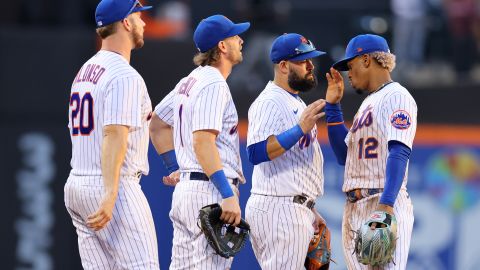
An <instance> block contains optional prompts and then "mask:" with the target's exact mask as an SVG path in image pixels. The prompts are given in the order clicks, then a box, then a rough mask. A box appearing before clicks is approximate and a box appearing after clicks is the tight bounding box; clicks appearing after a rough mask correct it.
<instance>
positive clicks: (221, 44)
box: [217, 40, 227, 53]
mask: <svg viewBox="0 0 480 270" xmlns="http://www.w3.org/2000/svg"><path fill="white" fill-rule="evenodd" d="M217 46H218V49H219V50H220V52H222V53H227V43H226V42H225V40H221V41H219V42H218V44H217Z"/></svg>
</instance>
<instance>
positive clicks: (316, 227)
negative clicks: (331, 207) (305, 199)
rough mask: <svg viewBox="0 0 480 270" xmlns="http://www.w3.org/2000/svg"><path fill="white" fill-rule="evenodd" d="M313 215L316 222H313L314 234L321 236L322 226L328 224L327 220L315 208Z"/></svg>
mask: <svg viewBox="0 0 480 270" xmlns="http://www.w3.org/2000/svg"><path fill="white" fill-rule="evenodd" d="M312 212H313V214H314V215H315V220H314V221H313V224H312V225H313V231H314V234H319V233H320V225H321V224H326V223H327V222H326V221H325V219H324V218H323V217H322V216H321V215H320V213H318V211H317V209H315V207H314V208H313V209H312Z"/></svg>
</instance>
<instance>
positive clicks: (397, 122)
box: [390, 110, 412, 129]
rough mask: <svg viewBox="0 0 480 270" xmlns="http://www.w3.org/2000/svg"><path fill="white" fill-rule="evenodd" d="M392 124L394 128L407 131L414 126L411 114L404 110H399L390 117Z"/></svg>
mask: <svg viewBox="0 0 480 270" xmlns="http://www.w3.org/2000/svg"><path fill="white" fill-rule="evenodd" d="M390 123H391V124H392V126H393V127H394V128H397V129H407V128H409V127H410V125H411V124H412V122H411V118H410V114H409V113H408V112H407V111H404V110H398V111H396V112H394V113H393V114H392V116H390Z"/></svg>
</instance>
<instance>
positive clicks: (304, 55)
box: [288, 50, 327, 61]
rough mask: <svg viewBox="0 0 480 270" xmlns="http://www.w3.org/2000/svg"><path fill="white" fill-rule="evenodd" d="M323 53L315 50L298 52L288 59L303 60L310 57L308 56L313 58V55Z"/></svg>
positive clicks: (316, 55)
mask: <svg viewBox="0 0 480 270" xmlns="http://www.w3.org/2000/svg"><path fill="white" fill-rule="evenodd" d="M324 54H327V53H326V52H322V51H317V50H315V51H311V52H308V53H304V54H300V55H297V56H295V57H292V58H289V59H288V61H303V60H306V59H310V58H315V57H318V56H320V55H324Z"/></svg>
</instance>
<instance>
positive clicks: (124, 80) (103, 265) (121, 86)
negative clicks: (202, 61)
mask: <svg viewBox="0 0 480 270" xmlns="http://www.w3.org/2000/svg"><path fill="white" fill-rule="evenodd" d="M149 8H151V7H149V6H148V7H143V6H141V5H140V3H139V2H138V1H135V0H102V1H101V2H100V3H99V4H98V6H97V9H96V13H95V19H96V23H97V34H98V35H99V36H100V37H101V38H102V47H101V50H100V51H99V52H98V53H97V54H95V55H94V56H93V57H92V58H90V59H89V60H88V61H87V62H86V63H85V64H84V65H83V66H82V67H81V69H80V71H79V72H78V74H77V76H76V77H75V79H74V81H73V84H72V89H71V95H70V107H69V124H68V126H69V129H70V136H71V140H72V160H71V163H70V164H71V166H72V170H71V172H70V176H69V177H68V180H67V183H66V184H65V206H66V208H67V210H68V213H69V214H70V216H71V218H72V221H73V225H74V226H75V228H76V231H77V235H78V246H79V250H80V257H81V260H82V266H83V268H84V269H159V262H158V247H157V238H156V234H155V227H154V223H153V217H152V213H151V211H150V207H149V205H148V202H147V200H146V198H145V195H144V194H143V192H142V190H141V189H140V185H139V181H140V176H141V175H142V174H148V170H149V167H148V159H147V150H148V143H149V141H148V138H149V134H148V124H149V122H150V118H151V113H152V105H151V101H150V97H149V95H148V92H147V88H146V86H145V82H144V81H143V78H142V77H141V76H140V74H138V72H137V71H136V70H135V69H134V68H133V67H131V66H130V64H129V62H130V54H131V50H132V49H135V48H140V47H142V46H143V43H144V41H143V28H144V26H145V23H144V22H143V21H142V19H141V15H140V11H143V10H146V9H149Z"/></svg>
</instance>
